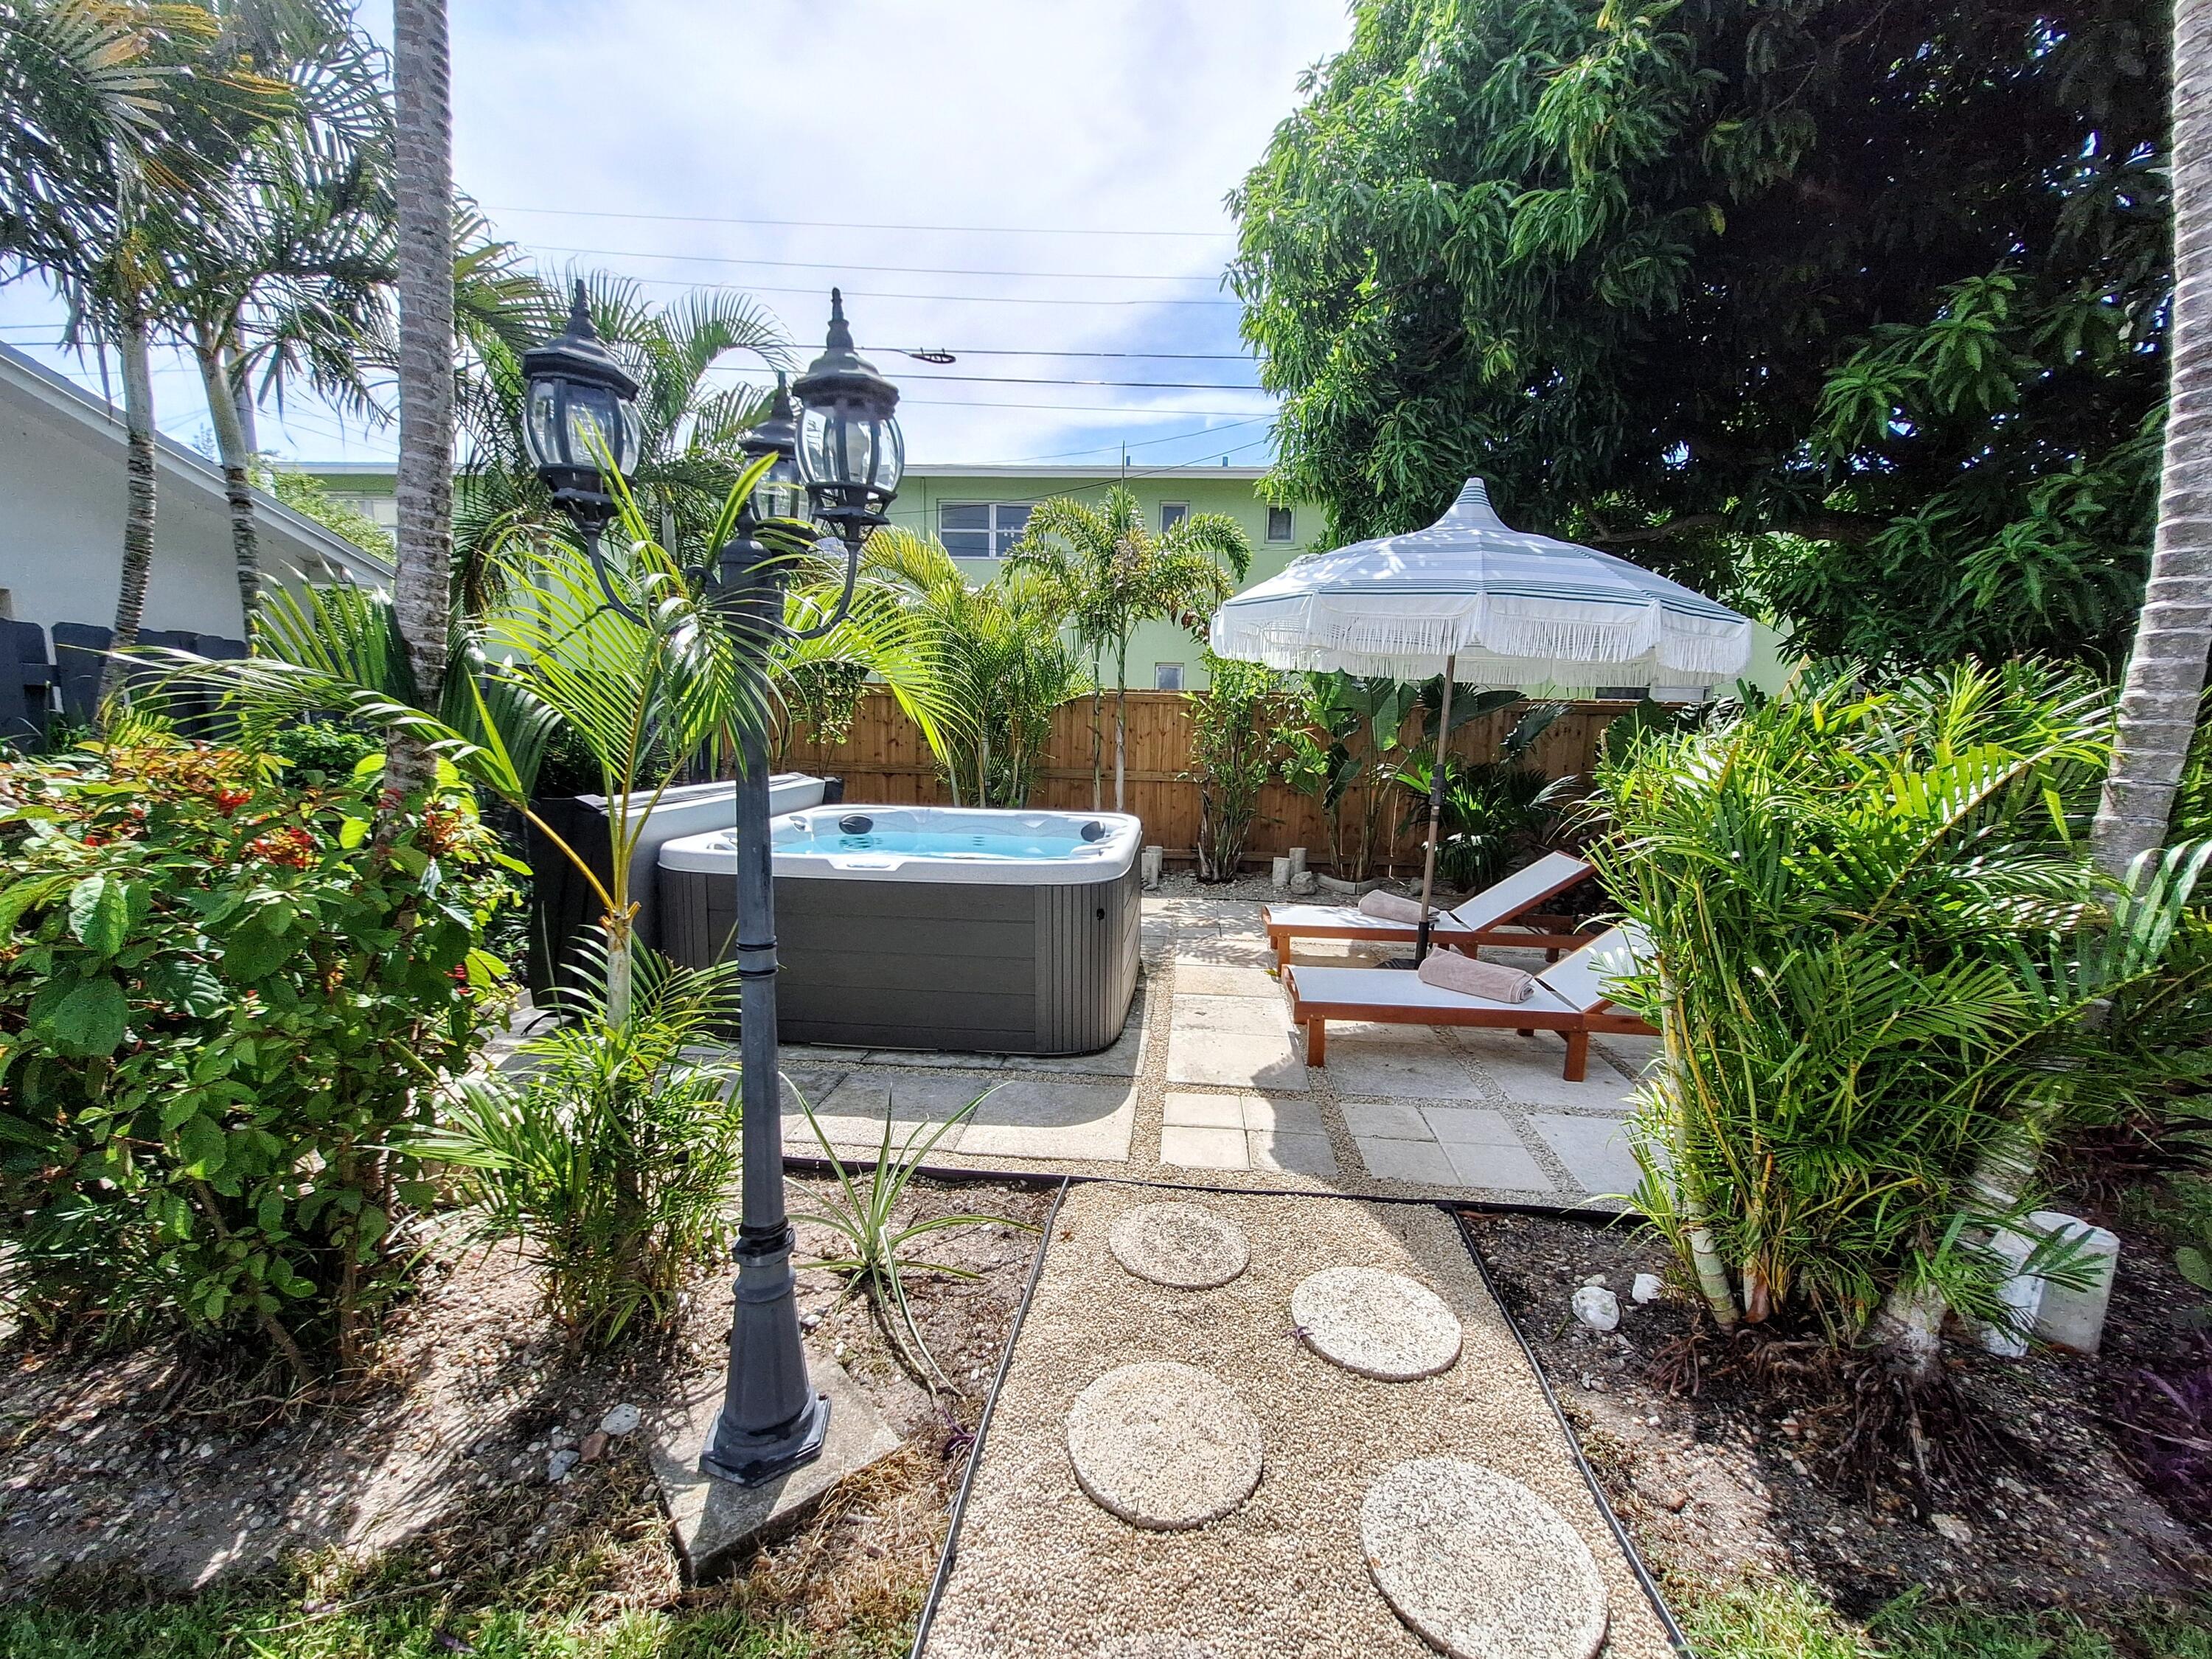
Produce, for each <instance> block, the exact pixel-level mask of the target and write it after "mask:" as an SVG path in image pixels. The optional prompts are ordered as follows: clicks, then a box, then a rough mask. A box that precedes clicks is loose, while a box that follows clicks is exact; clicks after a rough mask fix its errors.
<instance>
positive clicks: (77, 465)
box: [0, 348, 380, 638]
mask: <svg viewBox="0 0 2212 1659" xmlns="http://www.w3.org/2000/svg"><path fill="white" fill-rule="evenodd" d="M0 354H4V355H0V590H5V591H6V593H7V605H8V612H9V615H10V616H12V617H14V618H15V620H16V621H19V622H34V623H39V624H40V626H42V627H46V628H48V629H51V628H52V626H53V624H54V623H58V622H75V623H95V624H97V625H99V626H100V627H103V628H104V627H106V626H109V625H110V624H112V622H113V621H114V618H115V600H116V595H117V592H118V587H119V586H120V584H121V569H122V562H123V520H124V513H125V473H124V443H123V429H122V425H121V422H120V420H119V419H118V418H116V417H114V416H112V415H111V414H110V412H109V411H108V410H106V408H105V406H104V405H102V404H99V403H97V402H96V401H94V400H93V399H90V398H86V397H85V396H84V395H83V394H82V393H81V392H77V391H76V389H75V388H74V387H71V386H68V384H67V383H66V382H64V381H61V380H59V379H58V377H56V376H52V375H50V374H46V371H44V370H43V369H40V368H37V366H35V365H32V364H29V363H27V361H26V360H24V359H21V358H20V357H18V356H15V354H13V353H6V352H5V349H4V348H0ZM257 506H258V523H259V526H260V531H261V559H262V569H263V574H264V579H267V580H280V579H286V578H291V577H296V576H297V575H299V574H301V573H305V574H308V575H310V576H312V577H313V578H314V579H316V580H330V579H331V577H333V576H335V575H337V574H338V573H339V572H340V571H341V570H349V571H351V572H352V573H353V574H355V575H356V577H357V578H359V579H362V580H377V579H378V578H379V574H380V573H379V571H378V568H377V567H376V565H375V563H374V561H372V560H371V559H370V558H369V556H368V555H367V554H364V553H362V552H360V551H359V550H356V549H355V548H353V547H352V546H351V544H349V543H345V542H343V541H341V540H340V539H339V538H337V537H336V536H334V535H332V534H331V532H328V531H326V530H325V529H323V528H322V526H319V525H316V524H313V523H312V522H311V521H310V520H306V519H303V518H301V516H300V515H299V514H297V513H293V512H291V511H290V510H289V509H288V508H285V507H282V506H280V505H279V504H278V503H277V502H276V501H274V500H272V499H270V497H268V496H266V495H263V496H261V497H260V498H259V499H258V503H257ZM143 626H144V627H146V628H148V629H188V630H191V631H192V632H195V633H203V634H219V635H225V636H227V637H230V638H237V637H239V635H240V633H241V632H242V627H243V624H242V620H241V614H240V605H239V598H238V578H237V575H236V574H235V568H234V564H233V562H232V557H231V550H230V517H229V508H228V504H227V503H226V501H224V499H223V495H222V474H221V473H220V472H219V471H216V469H215V468H214V467H213V466H212V465H210V463H208V462H207V461H205V460H204V459H202V458H200V457H197V456H195V455H192V454H191V453H190V452H188V451H180V450H179V448H178V447H176V446H173V445H172V444H170V443H168V442H167V441H166V440H165V441H163V443H162V446H161V450H160V452H159V456H158V460H157V465H156V468H155V544H154V568H153V574H152V576H151V579H150V580H149V584H148V586H147V592H146V608H145V614H144V617H143Z"/></svg>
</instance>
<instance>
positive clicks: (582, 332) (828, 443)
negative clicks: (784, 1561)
mask: <svg viewBox="0 0 2212 1659" xmlns="http://www.w3.org/2000/svg"><path fill="white" fill-rule="evenodd" d="M829 299H830V317H829V341H828V343H827V345H826V346H825V348H824V349H823V354H822V356H820V357H818V358H817V359H816V360H815V362H814V363H813V365H812V367H811V368H809V369H808V370H807V372H806V374H805V375H804V376H803V377H801V379H800V380H799V384H798V386H796V387H795V388H793V389H794V390H796V391H797V392H798V393H799V398H800V399H801V400H802V402H801V407H800V409H799V410H798V411H797V412H796V419H795V420H794V411H793V407H792V403H791V398H790V393H789V392H787V390H786V389H785V387H784V386H783V385H782V383H781V379H779V380H778V383H777V386H776V396H775V403H774V404H772V405H771V407H770V410H769V415H768V417H767V418H766V419H765V420H763V422H761V423H760V424H759V425H758V426H757V427H755V428H753V429H752V431H750V433H748V434H747V435H745V437H744V440H743V441H742V446H741V447H743V448H744V451H745V453H747V455H748V456H749V457H750V458H751V459H754V460H756V461H757V460H758V459H760V458H761V457H762V456H763V455H775V456H776V457H777V458H778V459H777V461H776V463H775V465H772V466H771V467H770V468H769V471H768V472H767V473H766V474H765V475H764V476H763V477H762V479H761V481H760V482H759V483H757V485H755V487H754V489H753V493H752V495H750V497H748V499H747V501H746V502H745V504H744V508H743V509H742V510H741V512H740V513H739V515H738V525H737V534H736V535H735V536H734V537H733V538H732V539H731V541H730V542H729V544H727V545H726V546H724V547H721V548H720V549H717V550H716V551H715V554H714V580H715V586H716V587H717V588H718V589H719V590H720V592H719V597H720V600H721V606H720V608H721V611H722V614H723V616H724V618H725V620H726V623H727V624H728V626H729V627H730V628H731V629H732V631H733V632H735V633H736V634H738V636H739V637H740V639H741V640H743V639H746V638H750V639H751V640H752V641H753V642H754V643H753V646H752V648H751V649H750V650H745V651H743V652H742V653H741V655H742V658H743V660H744V664H745V672H746V673H747V675H748V676H749V678H750V681H751V689H752V690H753V692H754V694H755V695H754V696H753V697H752V698H750V700H749V701H750V712H751V713H752V714H755V715H756V716H758V715H759V714H761V713H762V712H763V711H764V710H765V709H766V708H767V707H768V697H769V690H768V649H769V643H770V642H771V641H772V639H773V638H774V637H775V635H785V636H786V637H790V638H794V639H799V640H807V639H817V638H819V637H820V636H821V635H823V634H826V633H828V632H829V630H830V629H833V628H835V627H836V625H837V624H838V623H839V622H841V621H842V620H843V618H844V615H845V611H846V608H847V606H848V605H849V603H850V602H851V599H852V593H853V584H854V577H855V574H856V573H857V571H858V569H859V566H860V544H861V543H863V542H864V541H866V539H867V535H868V532H869V531H871V530H872V529H873V528H874V527H875V526H878V525H880V524H882V523H883V522H884V516H883V509H884V507H887V506H889V505H890V500H891V497H892V496H893V495H896V494H897V492H898V484H899V477H900V475H901V474H902V471H904V466H905V446H904V441H903V440H902V438H901V437H900V435H899V429H898V421H897V419H896V416H895V415H894V413H893V410H896V407H897V405H898V390H897V388H896V387H895V386H892V385H891V384H890V382H889V381H887V380H884V378H883V377H882V376H881V375H879V374H877V373H876V372H875V370H874V369H873V368H871V367H869V365H868V364H867V363H866V362H862V361H861V359H860V357H859V356H857V355H856V354H855V353H854V350H853V336H852V331H850V330H849V329H848V328H847V326H846V325H845V307H844V300H843V296H842V295H840V294H839V293H838V292H837V291H836V289H831V290H830V295H829ZM523 370H524V374H526V376H527V377H528V380H529V398H530V403H529V417H528V420H527V422H526V426H525V429H524V435H525V438H526V441H527V442H528V444H529V446H530V453H531V457H532V459H533V460H535V461H536V462H537V464H538V476H539V477H542V478H543V479H544V481H545V483H546V485H547V487H548V488H550V489H551V490H552V491H553V495H554V499H555V500H556V501H559V502H560V503H561V505H562V507H565V508H567V509H568V513H570V515H571V516H572V517H573V518H574V520H575V522H576V525H577V527H578V528H579V529H580V530H581V531H582V532H584V534H585V536H586V540H587V542H588V543H589V545H590V548H591V553H592V566H593V568H594V569H596V570H598V571H599V581H600V585H601V586H602V587H603V588H605V589H606V592H607V597H608V602H609V603H610V604H611V605H614V606H616V607H617V609H619V610H621V611H623V613H624V614H625V615H628V616H630V617H632V618H633V619H634V620H636V621H638V622H640V623H643V619H642V618H641V617H636V614H635V612H634V611H630V610H629V607H628V606H626V605H623V604H622V602H621V600H620V599H618V598H617V596H616V595H615V593H614V592H613V589H612V588H611V586H608V583H607V577H606V573H605V568H604V567H603V566H601V564H600V562H599V532H600V531H601V530H602V529H603V528H604V527H605V525H606V523H607V520H609V519H610V518H611V517H612V516H613V513H614V505H615V504H614V501H613V498H612V497H611V495H609V494H608V493H607V492H606V490H605V488H604V486H605V478H604V477H601V475H600V472H599V465H598V462H597V460H596V459H594V458H593V456H592V452H591V447H590V445H589V443H588V442H587V441H586V437H585V434H586V432H587V431H589V430H591V429H593V428H596V429H597V430H598V432H599V434H600V435H601V440H602V441H603V442H604V443H605V446H606V450H607V453H609V454H611V456H612V458H613V459H615V461H616V463H617V465H618V466H620V467H621V468H622V469H623V471H628V470H629V468H630V467H631V466H633V465H635V461H636V453H637V422H636V413H635V407H634V405H633V404H632V403H631V402H630V400H631V399H633V398H635V397H636V395H637V383H636V381H635V380H632V379H631V378H630V377H629V374H625V373H624V372H623V368H622V366H621V365H620V364H618V363H617V362H615V361H614V359H613V358H612V357H611V356H609V355H608V354H607V350H606V348H605V346H603V345H601V344H600V343H599V339H598V337H597V336H596V335H595V334H594V333H593V331H592V322H591V319H590V318H589V317H588V316H587V315H586V314H585V310H584V290H583V285H582V284H581V283H578V284H577V287H576V302H575V309H574V313H572V314H571V316H570V318H569V321H568V332H566V333H565V334H562V335H561V336H560V337H558V338H556V339H554V340H551V341H549V342H548V343H546V344H544V345H543V346H540V347H538V349H536V350H533V351H531V352H527V353H526V354H525V355H524V357H523ZM615 435H619V438H618V439H617V436H615ZM802 486H803V489H804V492H805V501H806V502H807V504H808V506H809V507H811V513H812V516H813V517H814V518H815V519H816V520H818V521H819V522H821V523H822V524H823V525H825V526H828V527H829V528H830V529H831V530H833V531H834V532H836V535H837V537H838V538H839V539H840V540H841V541H842V543H843V544H844V547H845V580H844V590H843V593H842V596H841V597H840V599H839V600H838V602H837V605H836V608H835V609H834V610H833V611H831V612H830V613H829V616H828V617H825V618H824V619H823V621H822V622H820V623H817V624H816V625H815V626H813V627H811V628H808V629H803V630H794V629H787V627H786V626H785V623H784V620H783V576H784V571H785V568H786V562H785V560H784V559H783V558H782V557H781V556H780V555H778V554H777V553H775V551H773V550H771V549H770V548H769V546H768V545H767V544H765V543H763V541H762V540H761V539H760V538H759V536H758V534H757V532H758V531H759V530H760V528H761V526H762V524H763V520H771V519H784V520H792V519H797V518H799V516H800V513H801V511H802V508H801V503H800V495H801V489H802ZM768 780H769V752H768V732H767V729H766V726H765V725H764V724H763V720H762V719H760V718H752V719H746V720H743V721H742V722H741V729H740V731H739V733H738V781H737V823H736V829H737V841H738V929H737V955H738V979H739V981H740V982H741V985H742V994H743V1002H742V1004H741V1006H740V1008H739V1012H738V1052H739V1055H740V1057H741V1059H742V1061H743V1075H742V1079H741V1081H740V1083H739V1088H740V1089H741V1090H742V1091H743V1092H742V1099H743V1103H744V1208H743V1213H742V1215H741V1216H740V1218H739V1223H738V1246H737V1264H738V1282H737V1310H736V1316H735V1318H734V1320H733V1321H732V1324H731V1327H730V1369H729V1377H728V1381H727V1382H726V1384H725V1387H724V1392H723V1399H722V1411H721V1415H720V1417H718V1418H717V1419H715V1422H714V1431H713V1433H712V1434H711V1435H710V1436H709V1437H708V1443H707V1446H706V1449H704V1450H703V1451H702V1452H701V1454H700V1455H699V1468H700V1470H701V1472H702V1473H703V1474H710V1475H716V1476H719V1477H720V1478H721V1479H723V1480H734V1481H737V1482H738V1483H739V1484H741V1485H745V1486H757V1485H759V1484H761V1483H763V1482H765V1481H769V1480H774V1479H775V1478H776V1477H777V1476H778V1475H781V1474H787V1473H788V1472H789V1471H791V1470H792V1469H794V1468H798V1467H799V1465H800V1464H803V1463H806V1462H811V1461H812V1460H813V1459H814V1458H816V1457H817V1456H819V1455H821V1452H822V1445H823V1440H824V1438H825V1437H827V1435H828V1433H829V1396H828V1395H821V1394H817V1393H816V1392H815V1390H814V1388H813V1386H812V1384H811V1383H809V1381H808V1380H807V1376H806V1352H805V1348H804V1346H802V1345H801V1342H800V1340H799V1304H798V1297H797V1288H798V1281H797V1277H796V1275H795V1274H794V1273H793V1272H792V1267H791V1250H792V1243H793V1236H792V1229H791V1222H790V1218H789V1217H788V1216H787V1214H786V1213H785V1210H784V1201H783V1122H782V1100H781V1076H780V1067H779V1065H778V1062H777V1056H776V1037H775V975H776V960H775V865H774V860H773V855H772V851H771V848H770V845H769V787H768Z"/></svg>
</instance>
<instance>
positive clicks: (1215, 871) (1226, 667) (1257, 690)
mask: <svg viewBox="0 0 2212 1659" xmlns="http://www.w3.org/2000/svg"><path fill="white" fill-rule="evenodd" d="M1202 661H1203V664H1204V666H1205V669H1206V690H1203V691H1194V692H1192V693H1190V694H1189V696H1188V697H1186V698H1185V700H1184V701H1185V702H1188V704H1189V707H1190V757H1191V763H1192V769H1191V770H1190V771H1189V772H1188V773H1187V774H1185V775H1186V776H1187V777H1188V778H1189V779H1190V780H1191V781H1193V782H1194V783H1195V784H1197V785H1198V878H1199V879H1200V881H1234V880H1236V879H1237V864H1238V862H1239V861H1240V860H1242V859H1243V856H1244V843H1245V842H1246V841H1247V839H1249V837H1250V836H1251V833H1252V825H1253V824H1254V823H1255V822H1257V820H1258V818H1259V817H1260V792H1261V790H1262V789H1264V788H1266V787H1267V781H1268V780H1269V779H1270V778H1271V777H1272V776H1273V775H1274V767H1275V748H1276V744H1275V730H1274V728H1275V726H1276V722H1277V719H1278V717H1279V714H1280V713H1281V710H1282V707H1283V704H1284V702H1285V694H1284V690H1283V683H1282V678H1281V677H1280V676H1279V675H1278V674H1277V673H1276V672H1275V671H1273V669H1270V668H1263V667H1261V665H1259V664H1258V663H1254V662H1233V661H1231V659H1228V658H1226V657H1217V656H1215V655H1214V654H1213V653H1212V652H1211V651H1208V652H1206V653H1203V657H1202Z"/></svg>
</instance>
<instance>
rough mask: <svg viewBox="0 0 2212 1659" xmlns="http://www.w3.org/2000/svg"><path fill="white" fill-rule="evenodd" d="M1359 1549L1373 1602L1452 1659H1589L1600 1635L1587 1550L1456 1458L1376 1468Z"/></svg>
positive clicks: (1524, 1497)
mask: <svg viewBox="0 0 2212 1659" xmlns="http://www.w3.org/2000/svg"><path fill="white" fill-rule="evenodd" d="M1359 1542H1360V1547H1361V1550H1362V1551H1363V1553H1364V1554H1365V1555H1366V1558H1367V1567H1368V1571H1369V1572H1370V1573H1371V1574H1372V1575H1373V1577H1374V1579H1375V1583H1376V1588H1377V1589H1380V1590H1381V1591H1382V1592H1383V1599H1384V1600H1385V1601H1389V1604H1390V1606H1391V1607H1392V1609H1393V1610H1394V1611H1395V1612H1396V1613H1397V1614H1398V1616H1399V1617H1400V1618H1401V1619H1402V1620H1405V1621H1406V1623H1407V1625H1408V1626H1410V1627H1411V1628H1412V1629H1413V1632H1415V1633H1416V1634H1417V1635H1419V1637H1421V1638H1422V1639H1423V1640H1425V1641H1426V1642H1427V1643H1429V1644H1430V1645H1431V1646H1432V1647H1435V1648H1437V1649H1439V1650H1442V1651H1443V1652H1444V1653H1446V1654H1449V1655H1450V1656H1452V1659H1590V1656H1592V1655H1593V1654H1595V1652H1596V1651H1597V1650H1598V1645H1599V1644H1601V1642H1603V1641H1604V1640H1605V1632H1606V1624H1607V1601H1606V1592H1605V1582H1604V1580H1603V1579H1602V1578H1601V1577H1599V1576H1598V1569H1597V1562H1596V1560H1595V1558H1593V1557H1592V1555H1591V1554H1590V1551H1589V1545H1587V1544H1585V1543H1584V1542H1583V1540H1582V1538H1581V1536H1580V1534H1577V1532H1576V1531H1575V1529H1574V1528H1573V1527H1571V1526H1570V1525H1569V1524H1568V1523H1567V1522H1566V1520H1565V1518H1564V1517H1563V1516H1561V1515H1560V1514H1559V1511H1558V1510H1555V1509H1553V1507H1552V1506H1551V1505H1550V1504H1547V1503H1546V1502H1545V1501H1544V1500H1543V1499H1542V1498H1539V1497H1537V1496H1536V1494H1535V1493H1534V1492H1531V1491H1529V1490H1528V1487H1526V1486H1522V1484H1521V1483H1520V1482H1519V1481H1517V1480H1512V1479H1510V1477H1508V1476H1505V1475H1503V1474H1498V1473H1497V1472H1496V1471H1495V1470H1493V1469H1488V1468H1484V1467H1483V1466H1482V1465H1481V1464H1480V1463H1476V1462H1472V1461H1470V1460H1468V1459H1467V1458H1461V1457H1418V1458H1414V1459H1413V1460H1412V1461H1411V1462H1405V1463H1400V1464H1398V1465H1396V1466H1395V1467H1394V1468H1390V1469H1388V1470H1386V1471H1384V1473H1383V1475H1382V1477H1381V1478H1380V1479H1378V1480H1376V1482H1375V1484H1374V1485H1373V1486H1370V1488H1368V1492H1367V1498H1366V1501H1365V1502H1364V1504H1361V1506H1360V1511H1359Z"/></svg>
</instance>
